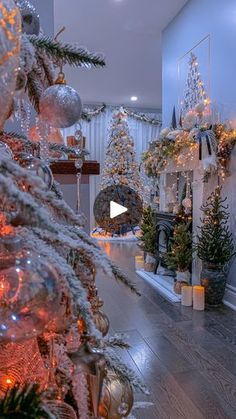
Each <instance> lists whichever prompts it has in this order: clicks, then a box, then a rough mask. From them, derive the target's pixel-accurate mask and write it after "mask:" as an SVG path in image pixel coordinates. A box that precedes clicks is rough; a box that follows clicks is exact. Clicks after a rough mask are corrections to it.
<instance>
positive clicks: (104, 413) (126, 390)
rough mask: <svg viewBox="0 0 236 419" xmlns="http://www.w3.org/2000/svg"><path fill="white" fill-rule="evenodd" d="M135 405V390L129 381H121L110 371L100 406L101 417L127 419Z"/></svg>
mask: <svg viewBox="0 0 236 419" xmlns="http://www.w3.org/2000/svg"><path fill="white" fill-rule="evenodd" d="M133 403H134V396H133V389H132V386H131V384H130V383H129V381H128V380H125V379H124V380H121V379H120V378H119V377H118V376H117V375H116V374H115V373H114V372H112V371H108V373H107V377H106V378H105V381H104V386H103V394H102V398H101V402H100V406H99V413H100V416H101V417H102V418H106V419H122V418H126V417H127V416H129V414H130V412H131V410H132V407H133Z"/></svg>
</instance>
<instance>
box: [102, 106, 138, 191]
mask: <svg viewBox="0 0 236 419" xmlns="http://www.w3.org/2000/svg"><path fill="white" fill-rule="evenodd" d="M113 185H124V186H128V187H130V188H131V189H133V190H134V191H136V192H137V193H139V194H140V193H141V180H140V174H139V165H138V163H137V162H136V153H135V148H134V141H133V139H132V137H131V136H130V132H129V127H128V123H127V115H126V113H125V112H124V110H123V108H120V109H119V111H116V112H114V114H113V117H112V122H111V129H110V137H109V142H108V147H107V151H106V159H105V164H104V170H103V174H102V182H101V189H105V188H107V187H108V186H113Z"/></svg>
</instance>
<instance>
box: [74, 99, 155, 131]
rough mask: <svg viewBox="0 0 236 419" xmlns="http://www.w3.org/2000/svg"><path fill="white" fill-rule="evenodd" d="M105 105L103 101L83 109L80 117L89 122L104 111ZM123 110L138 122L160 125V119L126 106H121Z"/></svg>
mask: <svg viewBox="0 0 236 419" xmlns="http://www.w3.org/2000/svg"><path fill="white" fill-rule="evenodd" d="M107 107H108V106H107V105H106V104H105V103H104V104H103V105H101V106H99V107H97V108H94V109H93V110H89V109H85V110H84V111H83V113H82V119H84V120H85V121H86V122H91V121H92V119H93V118H96V117H97V116H99V115H100V114H101V113H103V112H105V110H106V109H107ZM122 110H123V112H124V113H125V114H126V115H127V116H128V117H129V118H133V119H136V120H137V121H139V122H145V123H147V124H151V125H155V126H159V127H160V126H161V124H162V121H161V119H157V118H152V117H150V116H149V115H146V114H143V113H139V112H135V111H131V110H129V109H128V108H125V107H122Z"/></svg>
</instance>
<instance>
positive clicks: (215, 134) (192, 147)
mask: <svg viewBox="0 0 236 419" xmlns="http://www.w3.org/2000/svg"><path fill="white" fill-rule="evenodd" d="M205 110H206V105H204V103H202V104H199V105H197V106H196V108H195V109H194V110H191V111H190V112H188V113H187V114H186V116H185V118H184V120H183V126H182V127H179V128H178V129H170V128H165V129H163V130H162V131H161V133H160V137H159V138H158V139H157V140H154V141H152V142H150V145H149V149H148V150H147V151H146V152H144V153H143V156H142V161H143V164H144V168H145V171H146V174H147V176H149V177H157V176H159V175H160V174H161V173H162V172H163V171H164V170H165V168H166V166H167V164H168V162H170V161H171V160H174V162H175V163H176V165H177V166H179V167H181V168H182V169H183V170H184V168H185V166H186V163H188V165H189V161H191V160H193V159H194V156H195V155H196V151H197V150H198V153H199V160H202V163H203V168H204V181H205V182H207V181H208V179H209V177H210V176H211V175H212V174H216V175H218V176H219V177H220V178H221V179H222V180H224V179H225V177H226V176H229V174H230V173H229V162H230V157H231V153H232V150H233V148H234V145H235V144H236V129H232V128H228V127H227V126H226V125H225V124H215V125H211V123H210V122H209V120H210V115H209V114H208V111H206V113H204V112H205Z"/></svg>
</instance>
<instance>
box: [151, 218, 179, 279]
mask: <svg viewBox="0 0 236 419" xmlns="http://www.w3.org/2000/svg"><path fill="white" fill-rule="evenodd" d="M174 224H175V215H174V214H169V213H165V212H158V213H157V214H156V233H157V246H156V256H157V267H156V273H158V274H162V275H173V272H172V271H170V270H169V269H168V268H167V266H166V264H165V261H164V254H165V253H166V252H168V250H169V249H170V244H171V240H170V239H171V237H172V236H173V231H174Z"/></svg>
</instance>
